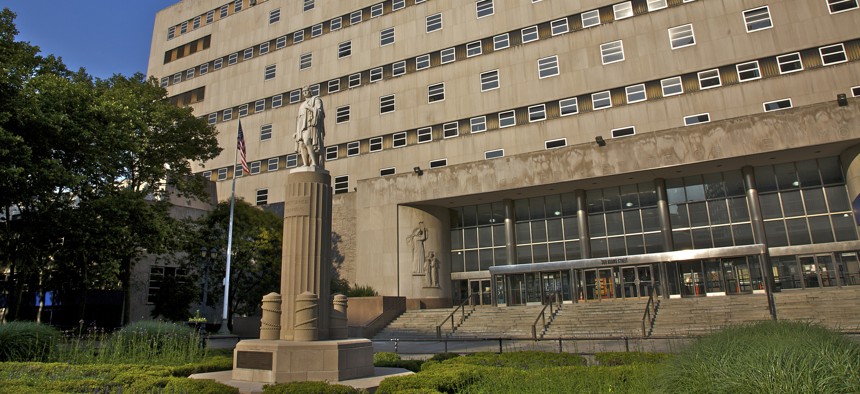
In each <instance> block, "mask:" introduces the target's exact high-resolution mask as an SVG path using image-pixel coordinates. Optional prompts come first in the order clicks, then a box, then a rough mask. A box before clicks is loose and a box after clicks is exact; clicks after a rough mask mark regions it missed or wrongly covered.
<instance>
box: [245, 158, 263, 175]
mask: <svg viewBox="0 0 860 394" xmlns="http://www.w3.org/2000/svg"><path fill="white" fill-rule="evenodd" d="M260 164H262V163H261V162H260V161H259V160H257V161H252V162H250V163H248V169H249V170H251V174H252V175H254V174H259V173H260Z"/></svg>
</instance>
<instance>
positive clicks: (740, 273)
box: [722, 257, 753, 294]
mask: <svg viewBox="0 0 860 394" xmlns="http://www.w3.org/2000/svg"><path fill="white" fill-rule="evenodd" d="M722 262H723V277H724V278H725V280H726V293H728V294H743V293H752V291H753V288H752V285H751V280H750V279H751V278H750V268H749V264H747V259H746V258H745V257H737V258H733V259H723V260H722Z"/></svg>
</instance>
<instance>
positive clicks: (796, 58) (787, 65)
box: [776, 52, 803, 74]
mask: <svg viewBox="0 0 860 394" xmlns="http://www.w3.org/2000/svg"><path fill="white" fill-rule="evenodd" d="M776 63H777V64H779V73H780V74H789V73H793V72H798V71H803V62H802V61H801V60H800V53H799V52H795V53H789V54H788V55H782V56H777V57H776Z"/></svg>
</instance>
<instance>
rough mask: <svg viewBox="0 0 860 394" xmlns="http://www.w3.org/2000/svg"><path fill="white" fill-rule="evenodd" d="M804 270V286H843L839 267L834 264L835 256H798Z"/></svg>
mask: <svg viewBox="0 0 860 394" xmlns="http://www.w3.org/2000/svg"><path fill="white" fill-rule="evenodd" d="M798 261H800V267H801V269H802V270H803V282H804V285H805V286H806V287H807V288H809V287H833V286H841V285H842V283H840V279H841V278H840V275H839V272H838V267H836V265H835V264H834V262H833V255H831V254H819V255H812V256H798Z"/></svg>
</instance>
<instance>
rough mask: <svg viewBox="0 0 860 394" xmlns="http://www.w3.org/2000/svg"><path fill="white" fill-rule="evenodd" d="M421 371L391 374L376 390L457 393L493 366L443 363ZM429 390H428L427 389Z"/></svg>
mask: <svg viewBox="0 0 860 394" xmlns="http://www.w3.org/2000/svg"><path fill="white" fill-rule="evenodd" d="M443 365H444V364H440V367H439V368H432V369H430V370H427V371H422V372H421V373H417V374H413V375H406V376H393V377H390V378H387V379H385V380H383V381H382V382H381V383H380V384H379V388H378V389H377V390H376V392H377V393H379V394H386V393H401V392H403V391H404V390H413V391H407V392H415V391H414V390H424V391H419V392H431V393H432V392H433V390H435V391H438V392H443V393H458V392H461V391H463V390H464V389H465V388H466V387H468V386H470V385H472V384H475V383H476V382H479V381H481V380H483V379H485V378H486V377H488V376H490V375H491V374H492V372H493V369H494V368H487V367H483V366H479V365H444V367H441V366H443ZM427 390H430V391H427Z"/></svg>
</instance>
